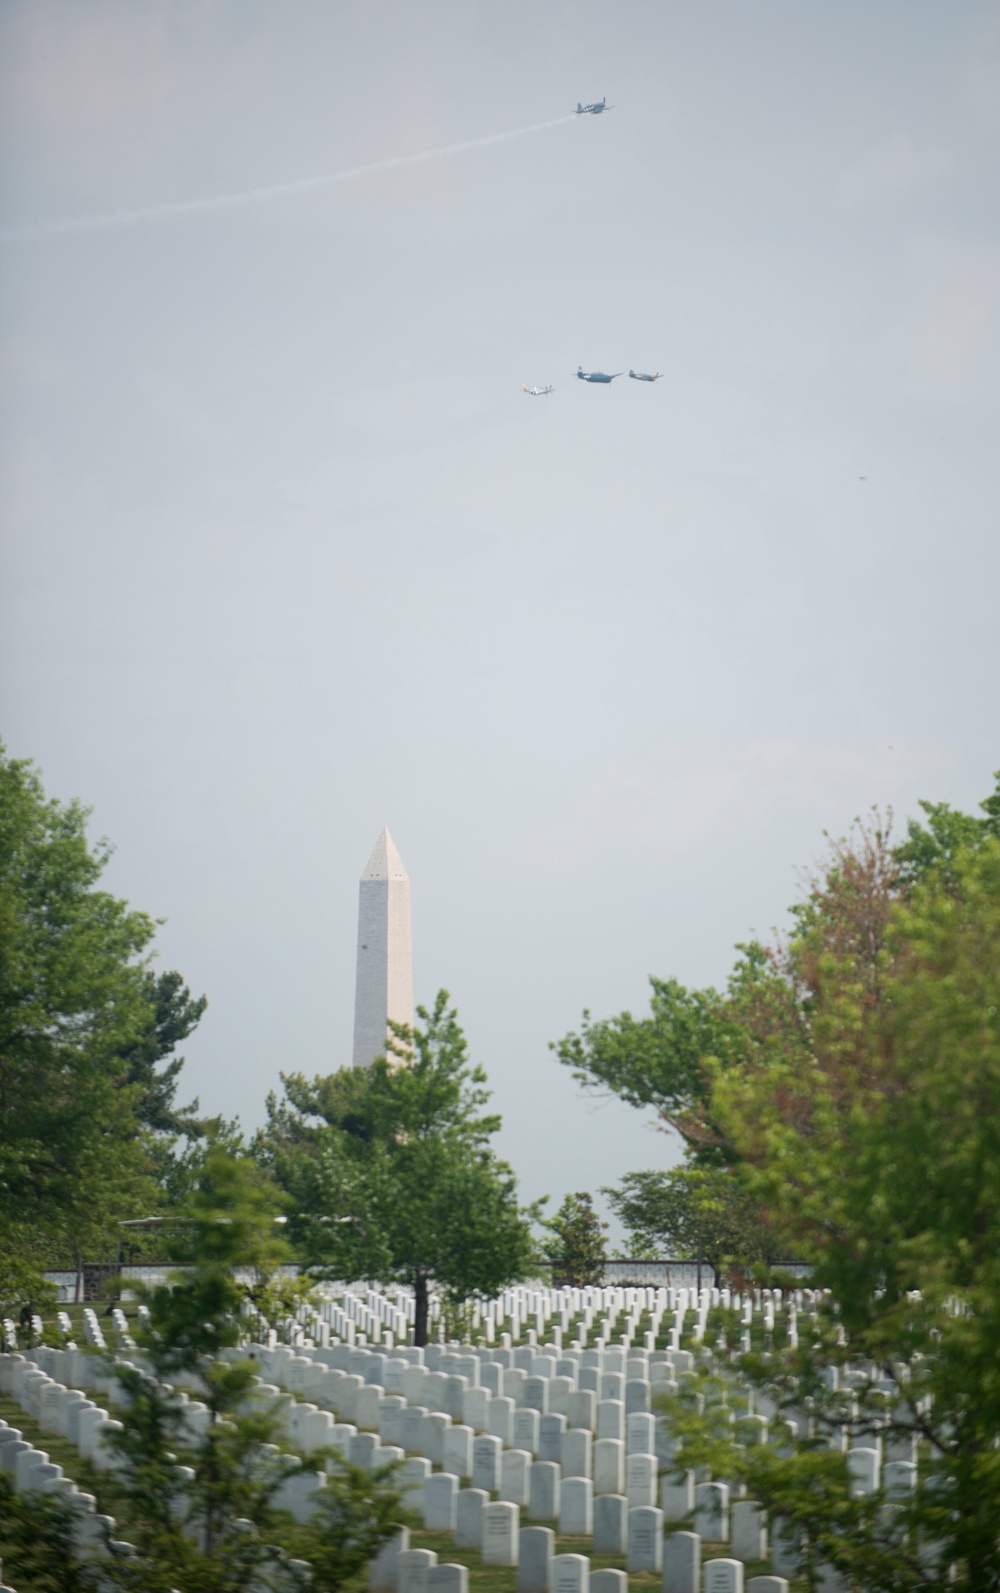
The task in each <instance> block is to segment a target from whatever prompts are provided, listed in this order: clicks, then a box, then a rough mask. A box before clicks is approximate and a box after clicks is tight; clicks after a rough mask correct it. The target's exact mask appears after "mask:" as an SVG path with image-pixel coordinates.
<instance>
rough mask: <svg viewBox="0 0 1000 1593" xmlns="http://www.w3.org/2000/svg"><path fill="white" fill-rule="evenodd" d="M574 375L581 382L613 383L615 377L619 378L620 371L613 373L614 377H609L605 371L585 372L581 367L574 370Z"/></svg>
mask: <svg viewBox="0 0 1000 1593" xmlns="http://www.w3.org/2000/svg"><path fill="white" fill-rule="evenodd" d="M576 374H577V376H578V377H579V378H580V380H581V382H613V381H614V379H615V376H621V374H622V372H621V371H615V373H614V376H609V375H608V374H607V372H606V371H585V370H584V368H583V366H582V365H578V366H577V368H576Z"/></svg>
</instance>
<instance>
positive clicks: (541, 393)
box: [521, 382, 555, 398]
mask: <svg viewBox="0 0 1000 1593" xmlns="http://www.w3.org/2000/svg"><path fill="white" fill-rule="evenodd" d="M521 391H522V393H527V395H528V397H529V398H545V397H547V395H548V394H549V393H554V392H555V388H554V387H525V385H524V383H523V382H522V383H521Z"/></svg>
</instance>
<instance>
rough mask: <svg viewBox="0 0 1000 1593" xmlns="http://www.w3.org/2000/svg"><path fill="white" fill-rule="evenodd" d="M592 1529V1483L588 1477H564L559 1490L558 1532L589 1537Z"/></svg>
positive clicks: (567, 1535)
mask: <svg viewBox="0 0 1000 1593" xmlns="http://www.w3.org/2000/svg"><path fill="white" fill-rule="evenodd" d="M593 1531H594V1485H593V1483H592V1482H591V1480H590V1478H589V1477H564V1478H563V1482H562V1487H561V1488H560V1490H559V1532H560V1534H561V1536H563V1537H567V1538H573V1537H582V1538H589V1537H591V1536H592V1534H593Z"/></svg>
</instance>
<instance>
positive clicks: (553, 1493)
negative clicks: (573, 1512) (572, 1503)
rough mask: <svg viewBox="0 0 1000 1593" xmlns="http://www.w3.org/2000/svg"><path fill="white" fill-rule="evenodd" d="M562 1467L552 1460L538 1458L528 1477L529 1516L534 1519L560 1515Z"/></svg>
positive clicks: (552, 1519)
mask: <svg viewBox="0 0 1000 1593" xmlns="http://www.w3.org/2000/svg"><path fill="white" fill-rule="evenodd" d="M560 1488H561V1478H560V1468H559V1467H558V1466H557V1465H556V1464H555V1462H554V1461H551V1460H536V1461H535V1463H534V1465H533V1466H532V1468H531V1473H530V1475H529V1478H528V1516H529V1519H530V1520H532V1521H556V1520H558V1517H559V1492H560Z"/></svg>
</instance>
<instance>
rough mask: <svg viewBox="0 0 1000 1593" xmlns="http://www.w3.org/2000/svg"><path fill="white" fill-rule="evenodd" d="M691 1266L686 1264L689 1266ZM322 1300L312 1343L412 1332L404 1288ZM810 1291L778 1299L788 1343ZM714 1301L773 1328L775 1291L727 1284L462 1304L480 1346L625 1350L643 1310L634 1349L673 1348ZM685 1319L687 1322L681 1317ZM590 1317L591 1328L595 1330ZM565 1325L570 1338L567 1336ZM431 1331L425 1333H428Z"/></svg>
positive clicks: (697, 1329) (504, 1297)
mask: <svg viewBox="0 0 1000 1593" xmlns="http://www.w3.org/2000/svg"><path fill="white" fill-rule="evenodd" d="M691 1270H694V1269H693V1268H692V1269H691ZM328 1292H329V1295H330V1298H328V1300H327V1301H326V1302H325V1304H324V1305H322V1306H321V1307H320V1309H319V1310H312V1309H309V1308H306V1309H304V1310H303V1311H302V1312H301V1313H300V1321H301V1323H302V1324H303V1326H307V1327H308V1328H309V1330H310V1332H311V1334H312V1336H313V1338H314V1341H315V1342H316V1343H317V1344H319V1345H328V1344H330V1343H331V1342H333V1341H334V1340H335V1339H337V1338H339V1339H341V1340H342V1342H344V1343H347V1344H355V1343H370V1344H374V1345H382V1346H384V1347H386V1348H392V1346H393V1344H405V1343H408V1342H409V1339H410V1338H411V1337H412V1333H411V1329H412V1327H413V1323H414V1314H415V1313H414V1302H413V1297H412V1293H410V1292H409V1291H407V1290H405V1289H397V1290H395V1291H393V1292H392V1293H391V1294H383V1293H381V1292H380V1291H379V1290H377V1289H373V1288H371V1287H370V1286H367V1285H365V1286H359V1285H340V1286H337V1287H336V1289H335V1290H329V1291H328ZM812 1298H813V1296H812V1293H811V1291H808V1290H807V1291H804V1292H803V1293H799V1294H796V1295H793V1296H792V1297H790V1298H789V1299H788V1301H787V1302H786V1310H787V1328H788V1333H789V1342H790V1344H792V1345H794V1344H795V1343H796V1342H797V1333H798V1327H797V1313H798V1310H799V1309H800V1308H801V1303H802V1301H803V1300H805V1302H806V1304H807V1305H808V1304H809V1303H810V1302H811V1300H812ZM718 1306H722V1307H724V1308H725V1309H726V1310H730V1309H735V1310H737V1311H740V1312H741V1313H742V1317H743V1325H744V1329H747V1328H748V1327H749V1324H750V1322H751V1320H752V1318H753V1312H754V1310H755V1309H757V1310H758V1311H760V1313H761V1315H762V1319H763V1325H764V1328H765V1331H768V1330H769V1329H770V1328H773V1326H774V1316H775V1311H776V1310H778V1311H780V1310H781V1309H782V1291H781V1290H780V1289H776V1290H774V1291H773V1292H772V1291H771V1290H763V1291H760V1290H758V1291H755V1292H754V1293H751V1294H748V1295H746V1296H741V1295H740V1294H739V1293H736V1292H734V1291H731V1290H729V1289H728V1288H723V1289H718V1288H706V1289H702V1290H698V1289H696V1288H694V1287H691V1288H669V1287H668V1288H664V1287H661V1288H652V1287H645V1288H624V1287H621V1286H616V1287H611V1288H586V1289H568V1288H567V1289H547V1288H544V1287H541V1286H538V1285H534V1286H518V1287H515V1288H511V1289H506V1290H504V1291H503V1293H502V1294H500V1295H498V1297H497V1298H496V1300H486V1301H483V1300H473V1301H471V1302H470V1306H469V1313H470V1324H469V1325H470V1327H471V1329H472V1332H473V1333H474V1334H475V1335H476V1337H477V1338H479V1339H481V1340H482V1342H483V1343H485V1344H486V1345H491V1344H499V1345H500V1346H501V1347H507V1348H509V1347H510V1346H511V1344H512V1343H516V1342H517V1341H519V1340H520V1339H521V1338H522V1336H523V1337H524V1338H525V1339H530V1340H531V1341H532V1342H538V1341H541V1340H543V1339H544V1340H547V1341H548V1342H549V1343H550V1344H551V1345H553V1346H554V1347H556V1348H560V1349H561V1348H562V1347H563V1341H564V1339H565V1341H566V1348H568V1349H579V1350H582V1349H584V1348H585V1347H586V1346H587V1345H588V1344H590V1345H592V1346H593V1347H595V1348H602V1347H604V1346H605V1345H609V1344H610V1343H611V1342H612V1340H614V1341H615V1342H616V1343H617V1344H618V1345H619V1346H620V1347H622V1348H625V1349H630V1348H632V1346H633V1345H634V1344H635V1342H636V1339H637V1337H638V1334H639V1326H640V1323H641V1321H642V1319H643V1318H644V1317H645V1316H647V1315H648V1326H647V1327H646V1328H645V1330H644V1331H643V1335H642V1338H643V1343H642V1348H643V1349H644V1350H646V1351H652V1350H654V1349H655V1348H656V1344H657V1342H658V1340H659V1338H660V1337H661V1336H662V1335H663V1331H664V1329H663V1324H664V1321H665V1320H666V1321H667V1323H668V1328H667V1330H666V1336H667V1340H668V1344H667V1347H668V1348H670V1349H679V1348H680V1338H681V1333H682V1332H683V1331H684V1330H685V1323H686V1322H687V1328H688V1331H689V1332H690V1333H691V1335H692V1337H693V1338H694V1339H695V1340H696V1341H697V1342H700V1340H701V1339H702V1338H703V1336H704V1333H705V1325H706V1321H707V1317H708V1312H709V1311H710V1310H711V1309H713V1308H715V1307H718ZM443 1315H444V1305H443V1302H442V1301H441V1300H439V1299H438V1298H437V1297H436V1296H435V1295H434V1294H433V1293H432V1295H431V1299H430V1321H431V1325H432V1329H433V1327H434V1325H435V1324H436V1323H439V1322H440V1321H441V1319H442V1318H443ZM688 1318H690V1320H687V1319H688ZM595 1323H596V1332H595V1331H594V1329H595ZM571 1324H573V1336H572V1338H570V1337H569V1334H570V1327H571ZM435 1336H436V1335H435V1334H434V1333H433V1332H432V1337H435Z"/></svg>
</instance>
